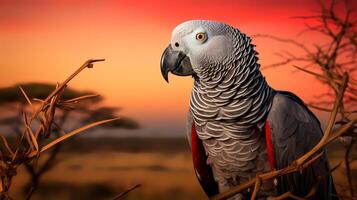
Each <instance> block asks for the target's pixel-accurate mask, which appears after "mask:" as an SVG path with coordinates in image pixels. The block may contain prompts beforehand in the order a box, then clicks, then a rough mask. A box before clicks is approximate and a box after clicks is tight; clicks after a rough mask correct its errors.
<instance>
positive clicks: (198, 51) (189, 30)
mask: <svg viewBox="0 0 357 200" xmlns="http://www.w3.org/2000/svg"><path fill="white" fill-rule="evenodd" d="M232 29H234V28H233V27H231V26H229V25H226V24H224V23H221V22H214V21H207V20H192V21H187V22H184V23H182V24H180V25H178V26H177V27H176V28H175V29H174V31H173V32H172V39H171V46H172V48H173V49H174V50H177V51H182V52H184V53H185V54H186V55H187V56H188V57H189V58H190V60H191V64H192V67H193V69H194V70H195V71H196V72H197V73H198V72H200V71H202V70H203V69H204V68H206V67H210V66H212V65H215V64H217V63H223V61H224V60H225V59H226V58H227V57H229V56H231V55H232V52H233V40H234V39H235V38H234V37H233V35H232ZM198 33H204V34H205V35H206V37H207V39H206V40H205V41H204V42H201V41H199V40H197V39H196V35H197V34H198ZM175 44H176V45H175Z"/></svg>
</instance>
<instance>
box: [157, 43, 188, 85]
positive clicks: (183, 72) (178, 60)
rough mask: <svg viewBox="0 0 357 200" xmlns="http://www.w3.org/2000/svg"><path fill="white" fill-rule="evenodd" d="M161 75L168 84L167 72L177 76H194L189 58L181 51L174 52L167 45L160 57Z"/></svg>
mask: <svg viewBox="0 0 357 200" xmlns="http://www.w3.org/2000/svg"><path fill="white" fill-rule="evenodd" d="M160 68H161V74H162V76H163V77H164V79H165V80H166V82H169V78H168V75H169V72H171V73H173V74H175V75H178V76H189V75H193V74H195V72H194V71H193V69H192V65H191V61H190V58H189V57H187V56H186V55H185V54H184V53H183V52H181V51H174V50H173V49H172V47H171V45H169V46H168V47H167V48H166V49H165V51H164V53H163V54H162V56H161V63H160Z"/></svg>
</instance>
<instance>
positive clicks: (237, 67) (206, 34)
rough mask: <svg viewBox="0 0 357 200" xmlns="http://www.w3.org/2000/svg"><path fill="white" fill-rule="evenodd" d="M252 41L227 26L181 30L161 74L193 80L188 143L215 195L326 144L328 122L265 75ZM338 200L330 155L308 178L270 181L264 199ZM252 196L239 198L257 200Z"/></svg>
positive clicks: (190, 25)
mask: <svg viewBox="0 0 357 200" xmlns="http://www.w3.org/2000/svg"><path fill="white" fill-rule="evenodd" d="M254 47H255V46H254V45H253V44H252V43H251V39H250V38H249V37H247V36H246V35H245V34H243V33H242V32H240V31H239V30H238V29H236V28H234V27H232V26H229V25H227V24H225V23H221V22H214V21H206V20H192V21H187V22H184V23H182V24H180V25H178V26H177V27H176V28H175V29H174V31H173V33H172V38H171V42H170V45H169V46H168V47H167V48H166V49H165V51H164V53H163V55H162V58H161V72H162V75H163V77H164V78H165V80H166V81H168V73H169V72H171V73H173V74H175V75H179V76H187V75H192V76H193V78H194V86H193V89H192V94H191V99H190V108H189V113H188V138H189V142H190V145H191V150H192V157H193V164H194V168H195V172H196V176H197V178H198V180H199V182H200V184H201V186H202V188H203V189H204V191H205V192H206V194H207V195H208V196H213V195H215V194H218V193H221V192H224V191H227V190H228V189H230V188H232V187H234V186H237V185H239V184H241V183H244V182H245V181H247V180H249V179H250V178H253V177H255V176H256V174H257V173H263V172H268V171H270V170H272V169H273V168H275V169H281V168H284V167H286V166H287V165H289V163H291V162H292V161H293V160H295V159H296V158H298V157H299V156H301V155H302V154H304V153H306V152H307V151H309V150H310V149H311V148H312V147H313V146H314V145H315V144H317V143H318V141H319V140H320V138H321V137H322V131H321V128H320V123H319V121H318V119H317V118H316V117H315V116H314V114H313V113H312V112H311V111H310V110H309V109H308V108H307V107H306V106H305V105H304V103H303V101H302V100H301V99H300V98H299V97H297V96H296V95H294V94H293V93H291V92H285V91H277V90H274V89H272V88H271V87H270V86H269V85H268V84H267V82H266V80H265V78H264V77H263V76H262V74H261V72H260V71H259V67H260V65H259V64H258V58H257V54H258V53H257V52H256V51H255V49H254ZM314 186H315V187H316V188H317V192H316V193H315V196H314V197H313V198H312V199H324V200H325V199H326V200H328V199H337V197H336V191H335V187H334V184H333V181H332V177H331V176H330V175H329V166H328V161H327V157H326V155H323V157H322V158H321V159H319V160H318V161H316V162H314V164H313V165H311V166H310V167H309V168H307V169H305V170H304V171H302V172H300V173H294V174H290V175H286V176H283V177H280V178H278V179H276V180H271V181H268V182H264V183H263V185H262V189H261V190H260V192H259V193H258V198H259V199H266V198H268V197H269V196H277V195H279V194H282V193H284V192H287V191H291V192H293V194H295V195H297V196H300V197H303V196H305V195H307V193H308V192H309V191H310V189H311V188H312V187H314ZM249 195H250V194H249V190H248V191H245V192H243V193H241V194H237V195H235V196H233V197H231V199H246V198H249Z"/></svg>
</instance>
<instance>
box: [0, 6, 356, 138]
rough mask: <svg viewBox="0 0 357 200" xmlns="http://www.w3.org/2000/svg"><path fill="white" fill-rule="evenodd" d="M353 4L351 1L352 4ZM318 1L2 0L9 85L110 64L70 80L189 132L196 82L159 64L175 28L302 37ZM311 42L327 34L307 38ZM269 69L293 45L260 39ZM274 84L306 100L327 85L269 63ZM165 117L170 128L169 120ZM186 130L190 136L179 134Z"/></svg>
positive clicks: (0, 51)
mask: <svg viewBox="0 0 357 200" xmlns="http://www.w3.org/2000/svg"><path fill="white" fill-rule="evenodd" d="M351 2H352V1H351ZM316 11H318V6H317V4H316V3H315V1H313V0H300V1H296V0H295V1H287V0H285V1H284V0H274V1H273V0H259V1H258V0H251V1H248V0H235V1H234V0H225V1H213V0H208V1H207V0H206V1H203V0H196V1H189V0H184V1H167V0H155V1H129V0H128V1H99V0H97V1H94V0H87V1H84V0H83V1H69V0H61V1H54V0H53V1H47V0H46V1H45V0H28V1H12V0H1V1H0V44H1V48H0V55H1V59H0V74H1V77H2V78H1V79H0V87H3V86H9V85H12V84H15V83H18V82H59V81H62V80H64V78H65V77H66V76H68V75H69V74H70V73H71V72H72V71H73V70H75V69H76V68H77V67H78V66H79V65H81V64H82V63H83V62H84V61H85V60H86V59H88V58H105V59H107V61H106V62H104V63H100V64H97V65H95V68H94V69H93V70H86V71H84V72H83V73H82V74H80V75H79V76H78V77H76V78H75V80H74V81H73V82H72V83H71V86H72V87H74V88H77V89H84V90H92V91H96V92H98V93H99V94H102V95H103V96H104V97H106V101H105V104H107V105H110V106H119V107H122V108H124V109H123V111H122V114H125V115H129V116H132V117H134V118H136V119H138V120H139V122H141V124H142V125H143V127H144V128H146V129H144V130H148V131H149V132H151V133H154V132H158V131H161V132H162V131H164V132H165V131H167V130H170V129H173V131H172V132H175V133H178V132H182V130H183V129H184V124H185V114H186V111H187V106H188V101H189V94H190V90H191V86H192V80H191V79H190V78H188V77H186V78H182V77H170V79H171V81H170V84H166V83H165V81H164V80H163V79H162V77H161V74H160V70H159V61H160V57H161V54H162V51H163V50H164V48H165V47H166V46H167V45H168V42H169V41H170V35H171V31H172V29H173V28H174V27H175V26H176V25H178V24H179V23H181V22H183V21H186V20H189V19H211V20H218V21H224V22H226V23H228V24H230V25H233V26H235V27H237V28H239V29H240V30H241V31H242V32H244V33H247V34H248V35H252V34H256V33H266V34H273V35H277V36H280V37H290V38H295V37H296V35H297V34H298V33H299V32H300V31H302V30H303V29H304V25H303V22H302V21H301V20H298V19H294V18H292V17H294V16H302V15H309V14H313V13H314V12H316ZM298 39H299V40H300V41H303V42H304V43H305V44H307V45H311V44H312V43H313V42H320V41H322V40H323V38H321V37H320V36H314V35H305V36H303V37H299V38H298ZM253 41H254V43H255V44H256V45H257V50H258V51H259V54H260V63H261V64H262V66H264V65H267V64H270V63H273V62H276V61H278V60H279V57H277V56H276V55H275V53H276V52H279V51H281V50H284V49H289V50H290V51H292V52H293V53H298V52H297V50H296V49H294V48H293V47H292V46H288V45H282V44H280V43H277V42H275V41H271V40H268V39H255V40H254V39H253ZM263 73H264V75H265V76H266V78H267V80H268V82H269V83H270V85H271V86H272V87H274V88H276V89H284V90H290V91H293V92H294V93H296V94H297V95H299V96H300V97H302V98H303V99H304V100H306V101H311V100H312V99H313V97H314V95H316V94H319V93H321V92H322V90H323V87H321V85H319V84H318V83H317V82H316V81H315V80H314V79H312V78H311V77H309V76H308V75H306V74H302V73H293V72H292V68H291V67H289V66H287V67H281V68H277V69H270V70H264V71H263ZM162 124H165V125H162ZM180 134H181V133H180Z"/></svg>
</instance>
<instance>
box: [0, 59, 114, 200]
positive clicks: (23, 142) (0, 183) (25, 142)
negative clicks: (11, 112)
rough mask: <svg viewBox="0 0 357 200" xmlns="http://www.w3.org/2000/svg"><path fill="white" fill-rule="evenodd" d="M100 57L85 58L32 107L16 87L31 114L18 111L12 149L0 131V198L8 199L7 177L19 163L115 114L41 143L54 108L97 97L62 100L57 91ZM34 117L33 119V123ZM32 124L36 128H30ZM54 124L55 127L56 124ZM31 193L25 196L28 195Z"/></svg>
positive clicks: (30, 161) (30, 160)
mask: <svg viewBox="0 0 357 200" xmlns="http://www.w3.org/2000/svg"><path fill="white" fill-rule="evenodd" d="M99 61H104V59H94V60H88V61H86V62H85V63H84V64H83V65H82V66H81V67H79V68H78V69H77V70H76V71H75V72H74V73H73V74H71V75H70V76H69V77H68V78H67V79H66V80H65V81H64V82H62V83H61V84H59V85H57V87H56V89H55V90H54V91H52V92H51V93H50V94H49V95H48V96H47V97H46V98H45V99H44V100H40V101H39V102H40V105H39V106H38V107H37V108H35V106H34V105H33V103H32V102H31V100H30V98H29V97H28V95H27V94H26V92H25V90H24V89H23V88H22V87H20V91H21V93H22V94H23V96H24V97H25V99H26V101H27V103H28V105H29V106H30V107H31V110H32V116H31V117H30V118H28V117H27V113H26V112H25V111H22V121H23V124H24V129H23V131H22V134H21V137H20V138H19V140H18V141H17V143H16V147H15V148H16V150H15V151H13V150H12V148H11V146H10V145H9V144H8V140H7V139H6V137H5V136H4V135H0V139H1V141H0V143H3V144H4V145H2V146H4V147H5V148H2V147H1V146H0V199H1V200H3V199H5V200H6V199H11V197H9V195H8V191H9V189H10V187H11V180H12V178H13V176H15V175H16V171H17V168H18V167H19V166H20V165H22V164H26V165H31V164H32V165H34V164H36V162H37V160H38V158H39V156H40V155H41V153H43V152H44V151H46V150H48V149H50V148H52V147H53V146H55V145H56V144H58V143H60V142H63V141H64V140H66V139H68V138H70V137H72V136H74V135H76V134H78V133H81V132H83V131H85V130H88V129H90V128H93V127H95V126H98V125H101V124H104V123H109V122H112V121H114V120H117V119H119V118H113V119H107V120H102V121H98V122H94V123H90V124H88V125H85V126H83V127H80V128H78V129H75V130H73V131H71V132H69V133H67V134H64V135H62V136H61V137H58V138H56V139H54V140H52V141H50V142H48V143H47V144H43V139H44V138H48V137H49V136H50V134H51V132H52V128H51V126H52V125H53V124H54V116H55V112H56V109H57V108H61V107H70V108H72V107H73V106H72V105H73V104H76V103H78V102H79V101H82V100H85V99H90V98H94V97H97V96H98V95H85V96H82V97H77V98H74V99H70V100H66V101H62V100H61V95H62V93H63V91H64V89H65V88H66V86H67V84H68V83H69V81H71V80H72V79H73V78H74V77H75V76H76V75H78V74H79V73H80V72H81V71H82V70H83V69H85V68H92V67H93V63H94V62H99ZM35 121H36V123H34V122H35ZM34 128H35V130H36V131H34V130H33V129H34ZM57 128H58V127H57ZM31 194H32V192H31V193H29V195H28V196H27V197H26V198H27V199H29V198H30V197H31Z"/></svg>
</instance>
